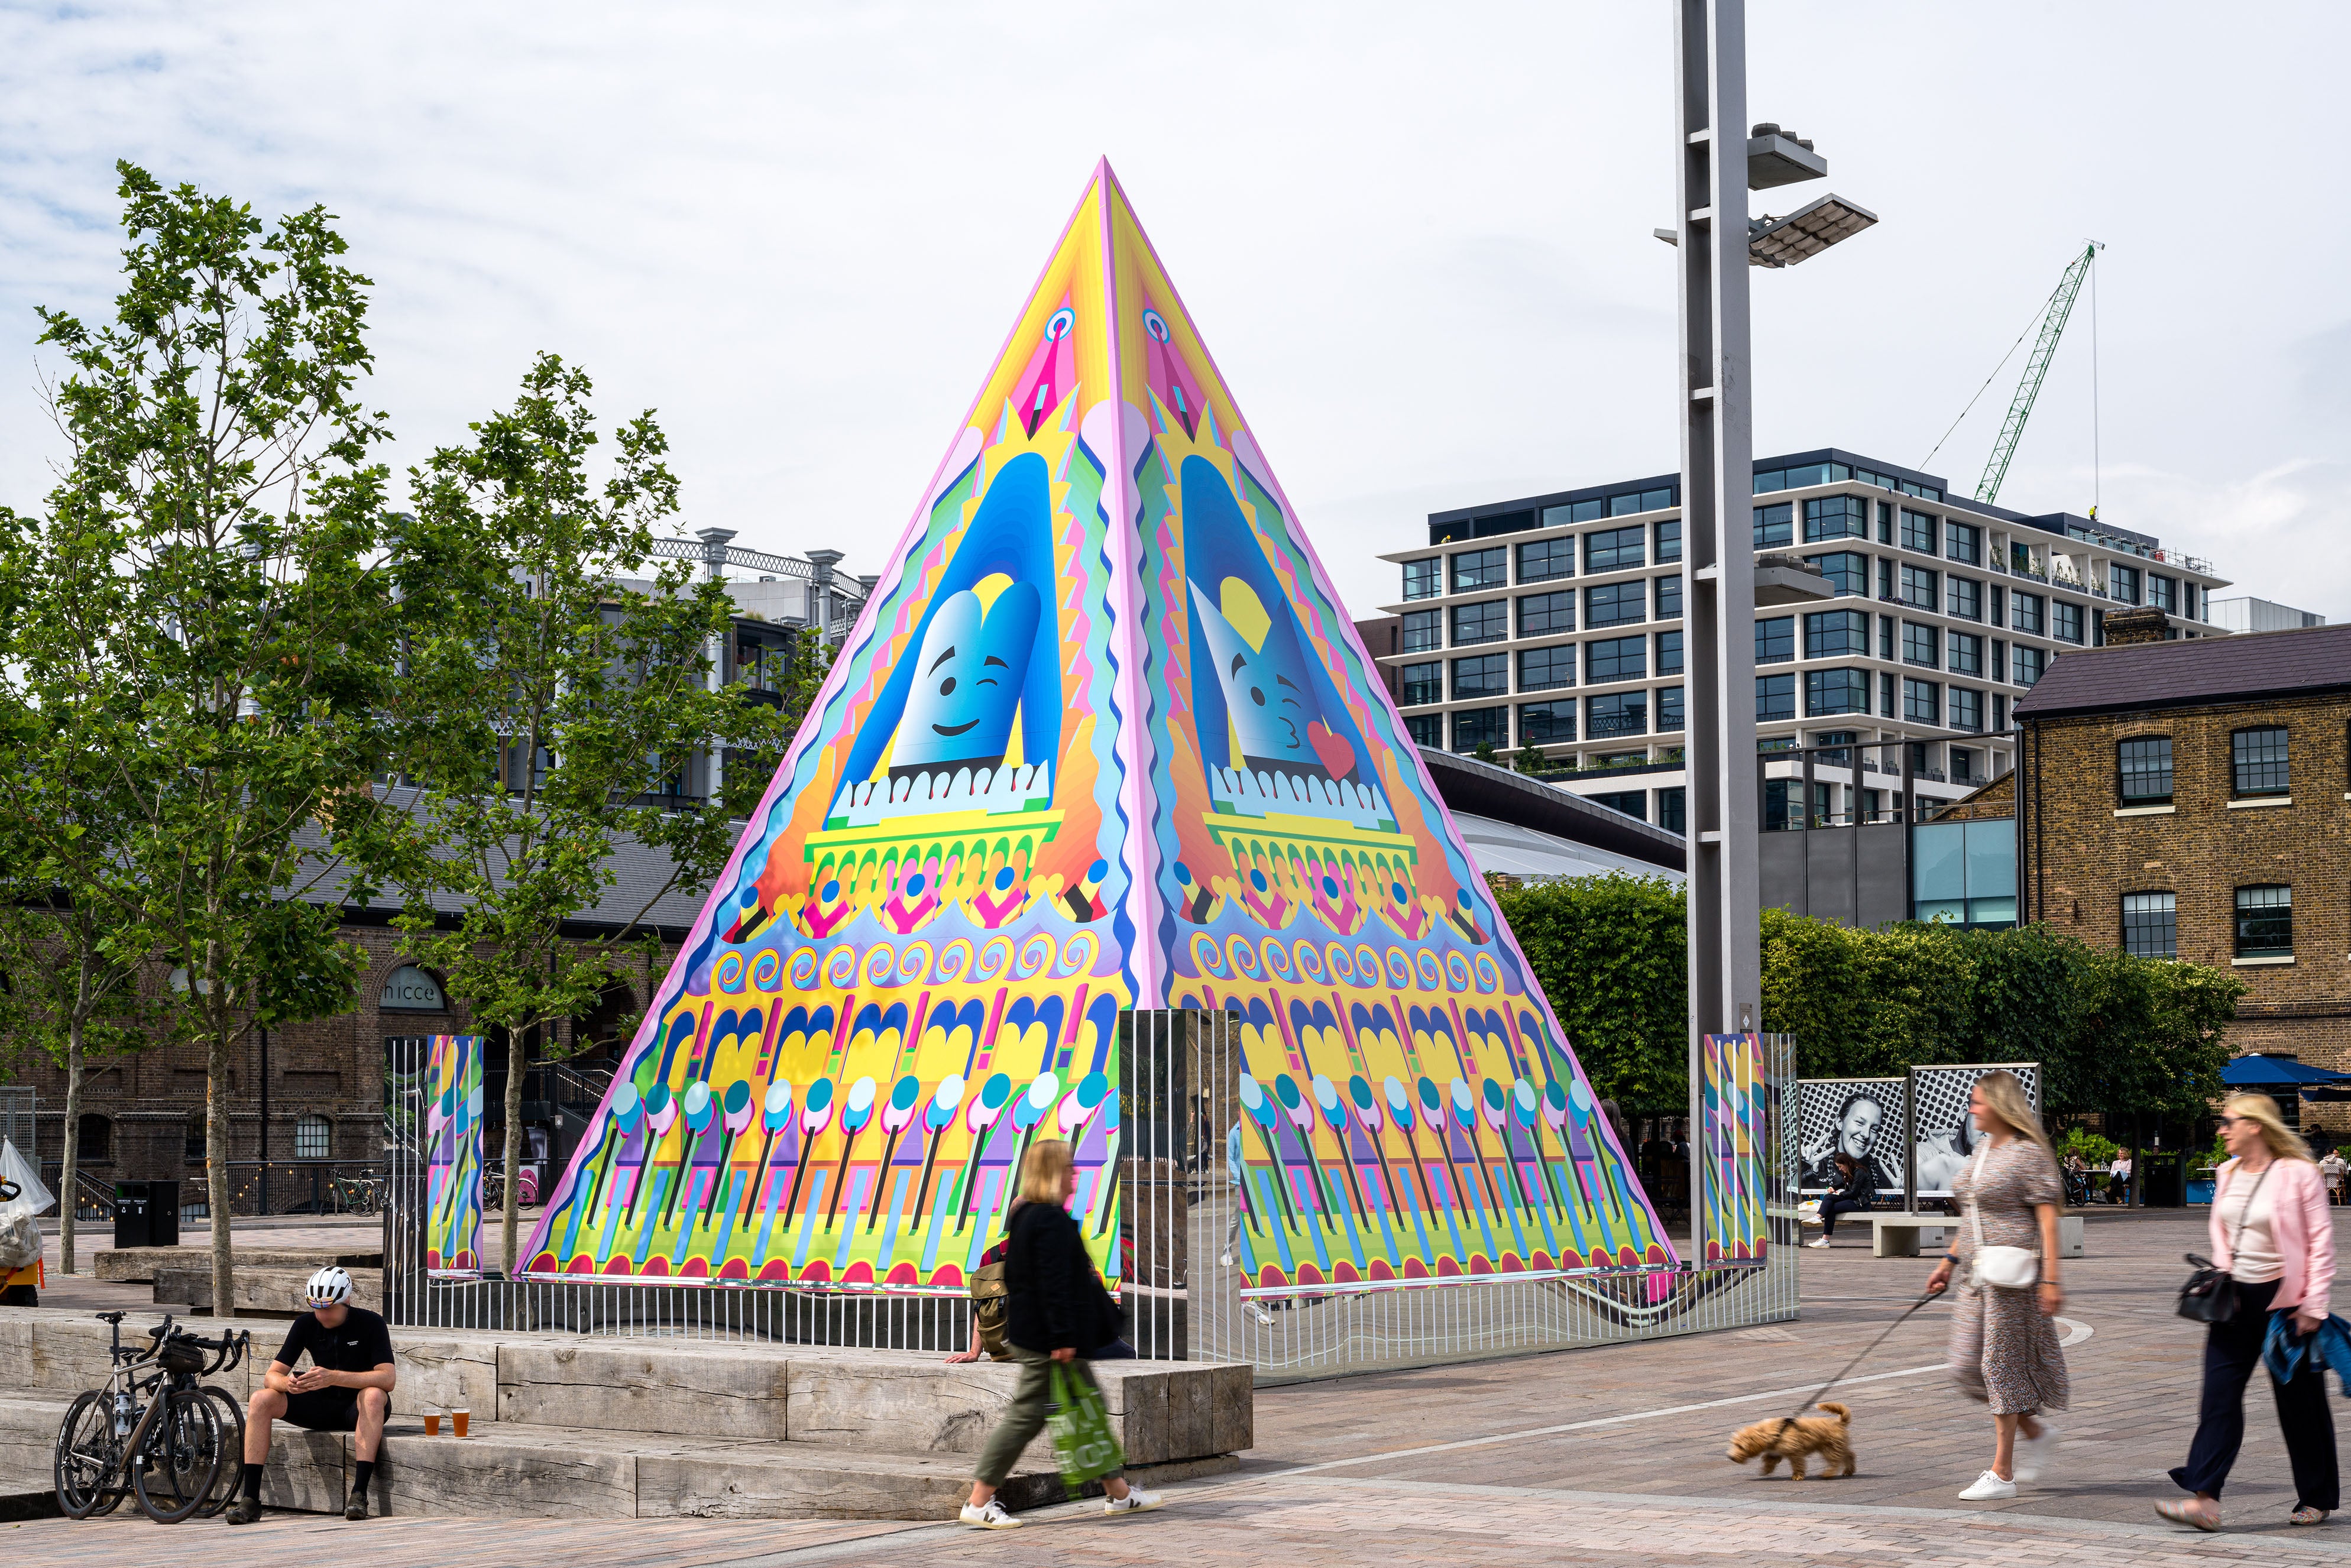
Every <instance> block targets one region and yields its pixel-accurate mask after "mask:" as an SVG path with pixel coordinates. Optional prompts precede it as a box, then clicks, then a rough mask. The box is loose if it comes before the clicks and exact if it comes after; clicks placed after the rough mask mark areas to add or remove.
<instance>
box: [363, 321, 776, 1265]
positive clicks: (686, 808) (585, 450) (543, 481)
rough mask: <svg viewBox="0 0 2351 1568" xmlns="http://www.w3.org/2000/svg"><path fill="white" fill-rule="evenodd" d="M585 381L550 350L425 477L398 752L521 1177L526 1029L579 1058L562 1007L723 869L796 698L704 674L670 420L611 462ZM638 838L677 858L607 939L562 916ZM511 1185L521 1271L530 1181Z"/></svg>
mask: <svg viewBox="0 0 2351 1568" xmlns="http://www.w3.org/2000/svg"><path fill="white" fill-rule="evenodd" d="M590 391H591V388H590V382H589V379H588V377H587V376H586V374H585V373H583V372H582V371H580V370H578V369H576V368H573V367H571V366H568V365H566V364H565V363H564V362H563V361H561V360H559V359H558V358H556V357H554V356H553V355H542V356H540V358H539V359H538V362H537V363H536V364H534V365H533V366H532V368H531V370H530V371H529V373H528V375H527V376H526V377H525V378H524V380H523V385H522V391H521V394H520V396H519V397H518V399H517V402H515V404H514V406H513V407H512V408H511V409H509V410H507V411H505V412H503V413H496V414H493V415H491V416H490V417H489V418H487V419H486V420H484V421H482V422H481V423H478V424H475V425H474V426H473V427H472V429H473V431H474V433H475V438H474V440H473V442H472V443H471V444H467V445H463V446H454V447H445V448H443V449H442V450H440V451H438V452H436V453H434V455H433V458H432V461H431V462H430V463H428V464H426V465H424V466H423V468H421V469H418V470H413V471H412V473H411V476H410V477H411V487H412V489H413V492H414V495H415V498H416V515H415V519H414V522H413V525H412V526H411V528H409V531H408V534H407V537H406V538H405V539H404V541H403V549H404V550H405V551H406V552H407V553H406V557H405V564H404V565H403V569H402V582H403V586H404V587H405V588H407V589H408V590H410V591H413V592H414V593H415V594H416V596H417V597H418V598H419V600H420V601H423V600H426V599H429V600H430V601H432V602H433V604H434V612H433V613H432V616H431V619H432V621H433V622H434V629H433V631H432V632H431V634H430V635H426V636H421V637H419V638H418V639H416V640H415V641H414V642H413V643H412V645H411V649H410V657H411V661H412V663H411V669H412V672H413V676H414V678H415V680H416V682H417V712H418V714H419V715H420V722H419V724H418V725H417V726H416V727H414V730H413V734H412V736H411V737H410V740H409V747H410V748H409V750H408V752H407V754H406V758H405V760H404V761H403V763H402V772H403V774H404V775H405V776H406V777H407V778H409V779H413V781H414V782H415V783H416V785H417V786H418V787H419V788H418V794H417V798H416V800H415V801H414V805H413V819H414V822H415V824H416V836H415V839H414V841H413V849H414V851H415V854H414V857H413V860H412V861H411V862H410V864H409V867H408V869H407V870H406V871H405V872H403V873H402V875H403V880H404V881H405V882H407V883H408V885H409V887H410V889H411V891H412V894H413V896H412V898H411V900H410V902H409V904H408V906H407V908H406V909H405V910H404V911H403V913H402V915H401V916H400V918H399V921H398V924H399V925H400V926H401V928H402V930H403V931H404V932H406V933H407V943H408V947H409V951H410V952H411V953H412V954H413V956H415V958H416V959H417V960H418V961H419V962H422V963H425V964H429V965H431V966H433V967H435V968H437V969H439V970H440V971H441V972H442V973H443V975H444V977H445V978H446V983H447V985H448V988H449V990H450V991H451V993H452V994H454V995H455V996H456V997H458V998H461V999H462V1000H464V1001H465V1004H466V1005H467V1006H468V1007H469V1008H470V1009H472V1012H473V1016H474V1018H475V1020H476V1022H477V1023H478V1024H480V1025H484V1026H487V1027H488V1028H490V1029H492V1030H496V1031H498V1032H500V1033H502V1034H503V1035H504V1036H505V1038H506V1041H507V1073H506V1095H505V1113H506V1137H505V1162H506V1169H507V1172H509V1173H512V1172H514V1171H516V1170H517V1169H518V1168H519V1164H520V1161H521V1158H522V1102H523V1080H524V1076H525V1073H526V1071H527V1069H528V1060H529V1047H530V1044H531V1042H532V1040H533V1039H534V1038H536V1039H537V1040H538V1044H539V1046H540V1049H541V1051H543V1052H544V1053H545V1054H547V1055H549V1056H550V1057H552V1056H559V1055H561V1054H563V1051H564V1047H563V1046H562V1045H561V1044H560V1043H559V1041H558V1040H556V1038H555V1036H556V1030H555V1029H554V1028H553V1027H551V1026H554V1025H557V1024H559V1023H560V1022H562V1021H563V1020H567V1019H577V1018H580V1017H581V1016H582V1015H584V1014H585V1013H587V1012H588V1011H590V1009H592V1008H593V1007H594V1006H595V1004H596V1001H597V999H598V998H599V997H600V996H601V994H602V993H603V992H604V990H605V989H606V988H608V987H609V986H610V985H611V982H612V981H613V980H614V979H615V978H617V977H619V976H620V975H621V974H622V966H623V964H624V962H625V961H626V959H627V958H629V957H630V956H635V957H636V958H637V960H638V961H639V962H640V963H642V964H643V965H644V966H645V968H646V970H647V972H650V971H651V969H652V967H653V951H652V948H653V947H654V946H657V939H656V938H655V937H654V936H653V932H652V931H651V930H650V928H649V927H648V926H647V925H646V922H647V921H648V919H649V918H650V916H651V915H652V912H653V905H654V904H656V903H657V902H659V901H660V900H661V899H662V898H663V897H664V896H665V895H666V894H669V893H670V892H671V891H672V890H674V889H678V888H686V889H692V890H695V891H696V892H699V891H700V890H701V889H704V888H706V887H708V886H709V885H710V884H711V883H713V882H714V881H716V878H717V875H718V873H719V871H720V870H721V869H722V868H723V867H724V865H725V862H726V856H727V854H728V853H729V852H730V851H731V850H732V849H733V847H734V843H735V840H736V838H737V835H738V833H739V831H740V828H741V824H742V819H743V818H744V817H745V816H746V815H747V812H748V810H749V809H750V807H751V806H752V805H753V804H754V803H755V802H756V801H757V800H758V796H759V794H760V793H761V791H762V790H763V789H765V788H766V785H767V783H768V777H769V775H770V774H771V773H772V772H773V770H774V767H775V763H776V760H777V758H778V754H779V752H780V750H781V747H782V744H783V741H784V739H785V738H786V737H787V731H786V730H785V728H784V715H782V714H780V713H778V711H777V710H776V709H774V708H771V707H767V706H759V705H758V704H755V703H751V702H747V701H745V700H743V698H742V696H741V695H740V693H739V692H738V690H737V689H735V688H728V687H719V686H716V685H715V684H714V682H713V680H712V676H711V672H712V670H713V668H714V663H713V656H714V654H715V653H716V651H717V647H718V642H719V639H721V638H723V637H725V636H726V635H727V634H728V632H729V630H730V626H731V614H732V610H731V606H730V604H729V601H728V600H727V598H726V591H725V588H724V585H723V584H721V583H719V582H716V581H702V582H698V583H697V582H695V581H694V580H693V569H692V568H691V567H690V566H689V565H688V564H687V563H685V562H683V561H675V560H671V561H664V562H661V563H660V564H659V567H658V570H650V571H648V569H649V567H652V566H653V541H654V534H653V528H654V527H655V525H656V524H658V523H661V522H662V521H663V520H664V519H665V518H668V517H671V516H672V515H674V513H675V511H676V509H677V481H676V479H675V477H674V476H673V475H672V474H671V473H670V471H669V469H668V467H667V466H666V465H665V464H664V461H663V459H664V454H665V452H666V450H667V444H666V441H665V440H664V436H663V434H662V432H661V428H660V426H659V425H658V424H657V423H655V422H654V420H653V415H652V414H651V413H644V414H641V415H639V416H638V417H637V418H636V419H634V420H632V421H631V422H629V423H626V424H624V425H622V427H621V428H620V429H619V431H618V432H617V434H616V435H615V437H614V442H613V446H614V458H613V461H612V462H611V464H610V465H609V467H608V468H607V469H606V471H605V472H604V473H603V475H602V476H601V478H600V477H598V476H596V475H595V474H594V473H591V471H590V459H591V456H592V455H593V453H594V449H595V447H596V445H597V444H598V443H597V435H596V429H595V421H594V418H593V416H592V415H591V413H590V409H589V397H590ZM806 701H807V696H806V694H805V693H802V694H800V695H799V702H800V705H801V706H802V707H803V708H805V705H806ZM714 753H715V754H717V755H719V756H721V757H723V758H724V762H723V767H722V768H720V770H719V776H718V777H717V778H716V779H713V778H711V777H710V776H709V775H710V772H711V771H712V768H711V764H710V761H709V758H711V757H712V755H713V754H714ZM624 841H634V842H636V843H640V844H643V845H646V846H648V847H650V848H652V849H654V850H656V851H658V852H660V853H661V855H662V857H663V859H664V862H665V865H666V872H665V874H664V877H663V878H661V879H659V881H658V884H657V885H646V886H641V887H638V888H636V889H634V890H633V891H632V892H631V893H630V894H629V895H628V902H627V904H626V905H625V907H623V908H622V909H621V910H619V911H617V912H613V911H608V912H607V915H606V917H605V924H606V925H607V934H606V935H601V936H580V935H577V934H576V933H575V934H569V935H568V934H567V932H566V925H567V923H569V922H571V921H573V920H575V919H576V918H577V917H579V916H580V915H584V914H585V913H587V912H588V911H590V910H591V909H593V908H595V907H596V906H597V905H598V904H600V903H601V902H602V901H603V900H604V898H605V897H606V895H607V894H608V893H609V892H610V890H611V888H612V887H613V885H614V883H615V876H614V872H613V869H612V852H613V851H614V849H615V848H616V847H617V846H619V845H621V844H622V843H623V842H624ZM615 913H617V915H619V918H618V919H617V920H612V919H611V915H613V914H615ZM505 1185H506V1196H505V1204H504V1216H503V1239H504V1244H505V1257H506V1259H507V1264H508V1267H509V1269H512V1268H514V1267H516V1266H517V1183H516V1182H515V1181H513V1180H511V1179H509V1180H508V1181H507V1183H506V1184H505Z"/></svg>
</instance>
